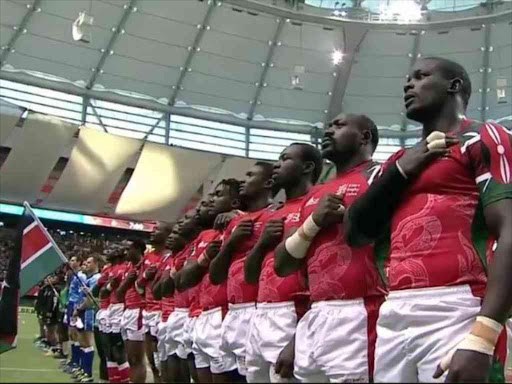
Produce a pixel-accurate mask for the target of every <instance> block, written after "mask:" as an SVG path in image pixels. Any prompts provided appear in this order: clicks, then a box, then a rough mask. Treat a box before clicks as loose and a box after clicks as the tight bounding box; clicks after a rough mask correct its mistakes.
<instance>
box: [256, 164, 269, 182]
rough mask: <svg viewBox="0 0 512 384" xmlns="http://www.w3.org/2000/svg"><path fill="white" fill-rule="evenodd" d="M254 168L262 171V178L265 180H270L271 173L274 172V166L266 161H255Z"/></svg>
mask: <svg viewBox="0 0 512 384" xmlns="http://www.w3.org/2000/svg"><path fill="white" fill-rule="evenodd" d="M254 166H255V167H260V168H261V169H263V177H264V178H265V180H268V179H270V178H272V173H273V172H274V164H272V163H269V162H266V161H257V162H256V163H254Z"/></svg>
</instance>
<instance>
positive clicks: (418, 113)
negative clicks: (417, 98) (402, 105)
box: [405, 106, 426, 121]
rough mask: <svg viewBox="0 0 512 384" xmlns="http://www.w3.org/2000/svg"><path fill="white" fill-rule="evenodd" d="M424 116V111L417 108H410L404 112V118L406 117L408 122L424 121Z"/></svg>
mask: <svg viewBox="0 0 512 384" xmlns="http://www.w3.org/2000/svg"><path fill="white" fill-rule="evenodd" d="M425 116H426V111H425V110H423V109H421V108H418V107H413V106H411V107H409V108H407V110H406V111H405V117H407V118H408V119H409V120H414V121H423V120H425Z"/></svg>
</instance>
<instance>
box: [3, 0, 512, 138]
mask: <svg viewBox="0 0 512 384" xmlns="http://www.w3.org/2000/svg"><path fill="white" fill-rule="evenodd" d="M27 2H28V4H27ZM293 3H296V4H297V5H296V6H295V7H291V6H290V4H293ZM305 3H306V4H305V5H304V4H302V5H301V2H293V1H288V2H287V1H284V0H258V1H256V0H227V1H223V2H221V1H217V0H210V1H207V0H204V1H199V0H175V1H157V0H155V1H153V0H139V1H135V0H131V1H130V0H73V1H62V0H41V1H37V2H35V1H30V2H29V1H28V0H2V1H1V3H0V5H1V11H0V43H1V47H2V51H1V53H0V54H1V58H2V63H1V65H2V71H0V77H3V78H4V79H8V80H9V79H10V78H9V76H10V75H12V74H13V73H16V74H18V75H19V76H18V77H21V76H23V78H25V79H27V82H30V80H31V79H34V78H38V79H40V78H41V77H45V78H46V79H50V80H57V81H58V83H57V82H56V84H59V85H60V86H62V85H63V84H68V85H69V86H70V87H73V86H77V87H78V88H80V89H81V90H84V88H85V87H86V85H88V86H89V88H92V89H91V91H101V92H102V93H104V94H106V93H108V94H109V97H113V98H115V97H116V96H118V97H119V102H121V96H123V97H126V96H129V97H133V98H134V100H139V101H140V100H144V101H146V102H148V103H149V102H152V103H154V104H155V106H157V105H159V106H160V107H162V106H165V107H167V106H170V107H179V109H180V110H183V111H186V114H187V115H188V116H198V117H199V116H201V117H203V118H204V117H205V116H209V117H210V118H211V119H212V120H219V121H224V122H226V121H227V122H230V123H232V124H236V125H240V126H245V127H247V126H251V124H253V123H255V124H263V125H265V124H267V125H268V127H269V128H274V127H276V126H279V127H281V128H282V129H289V130H290V131H293V130H294V129H295V128H297V127H300V129H302V131H304V129H305V128H309V129H311V127H321V126H322V124H323V123H325V121H327V120H328V119H329V118H331V117H333V116H334V115H335V114H337V113H338V112H340V111H344V112H355V113H367V114H369V115H370V117H372V118H374V119H375V120H376V122H377V124H378V125H379V127H381V128H388V129H390V130H391V131H397V132H398V133H400V132H403V131H404V130H405V129H407V128H409V129H412V128H414V125H415V124H414V123H413V122H408V121H406V120H405V118H404V116H403V102H402V86H403V84H404V82H405V76H406V74H407V72H408V70H409V68H410V67H411V65H412V64H413V63H414V62H415V60H417V59H418V58H420V57H425V56H430V55H436V56H444V57H447V58H449V59H453V60H456V61H459V62H461V63H462V64H463V65H464V66H465V67H466V68H467V69H468V71H469V72H470V76H471V78H472V81H473V96H472V99H471V102H470V105H469V110H468V115H469V117H472V118H477V119H500V118H504V117H506V116H510V115H511V107H510V106H511V103H512V99H511V97H510V94H511V84H512V41H511V36H512V25H511V23H510V20H511V19H512V2H511V1H508V0H507V1H499V2H497V1H490V0H488V1H484V2H481V3H480V2H474V1H466V2H454V1H448V0H446V1H438V0H432V1H430V2H427V3H426V4H427V8H428V10H427V11H424V12H423V13H422V15H421V17H422V19H421V20H420V21H415V20H412V21H411V20H408V21H402V22H397V21H396V20H391V21H390V20H387V19H386V20H384V19H383V17H384V16H386V15H385V14H384V13H383V11H382V10H381V9H380V8H379V5H378V4H377V2H376V1H373V0H372V1H370V0H366V1H362V2H358V3H361V4H362V7H359V8H357V7H351V5H350V4H353V2H346V3H348V4H349V6H345V8H343V9H341V8H340V9H334V8H335V7H338V8H339V7H340V4H339V3H340V2H338V4H337V2H333V1H313V0H312V1H306V2H305ZM380 3H381V2H379V4H380ZM410 3H411V2H410V1H409V2H406V1H402V0H389V1H387V2H386V4H388V5H389V6H391V5H397V4H398V6H399V5H400V4H402V5H406V4H410ZM457 4H458V5H457ZM396 9H398V8H396ZM83 11H85V12H86V13H88V14H90V15H91V16H93V17H94V22H93V25H92V26H91V28H90V30H91V41H90V42H89V43H83V42H77V41H74V40H73V39H72V37H71V25H72V23H73V22H74V21H75V19H76V18H77V16H78V14H79V12H83ZM336 12H337V13H336ZM379 12H381V13H380V14H379ZM396 13H397V12H395V14H391V16H392V17H395V16H396ZM398 13H399V12H398ZM340 15H341V16H340ZM389 15H390V14H388V15H387V16H386V17H388V16H389ZM393 15H395V16H393ZM23 22H25V25H22V24H23ZM20 31H21V32H20ZM335 50H339V52H340V53H341V54H342V58H341V62H340V63H338V64H335V63H333V61H332V54H333V52H334V51H335ZM343 54H344V55H345V56H343ZM157 103H159V104H157ZM157 109H158V108H157ZM159 110H160V109H159Z"/></svg>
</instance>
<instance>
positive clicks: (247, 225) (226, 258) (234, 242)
mask: <svg viewBox="0 0 512 384" xmlns="http://www.w3.org/2000/svg"><path fill="white" fill-rule="evenodd" d="M253 225H254V223H253V221H252V220H241V221H240V222H239V223H238V225H237V226H236V228H235V229H234V230H233V232H232V233H231V235H230V236H229V239H228V240H227V241H226V244H224V246H223V247H222V249H221V250H220V252H219V254H218V255H217V257H215V259H213V260H212V262H211V263H210V281H211V282H212V284H214V285H219V284H222V283H223V282H224V281H226V279H227V278H228V271H229V266H230V264H231V257H232V256H233V253H234V252H235V250H236V249H237V248H238V246H239V245H240V244H241V243H242V242H243V241H244V240H246V239H247V238H248V237H249V236H250V235H251V234H252V229H253Z"/></svg>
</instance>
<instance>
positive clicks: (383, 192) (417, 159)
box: [344, 136, 458, 247]
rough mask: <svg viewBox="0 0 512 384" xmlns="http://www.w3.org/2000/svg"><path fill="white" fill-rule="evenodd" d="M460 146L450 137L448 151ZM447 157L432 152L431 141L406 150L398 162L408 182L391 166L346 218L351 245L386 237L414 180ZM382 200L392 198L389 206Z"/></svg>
mask: <svg viewBox="0 0 512 384" xmlns="http://www.w3.org/2000/svg"><path fill="white" fill-rule="evenodd" d="M457 143H458V140H456V139H455V138H451V137H448V136H447V137H446V145H447V146H448V147H450V146H452V145H454V144H457ZM446 154H448V150H447V149H431V150H430V151H429V150H428V148H427V141H426V140H422V141H420V142H419V143H418V144H416V145H415V146H414V147H412V148H410V149H408V150H406V151H405V152H404V154H403V155H402V157H400V159H398V161H397V162H398V164H399V165H400V167H401V168H402V170H403V171H404V173H405V175H406V176H407V179H406V178H404V176H403V175H402V174H401V173H400V171H399V170H398V167H397V165H396V164H395V163H392V164H390V165H389V166H388V167H387V168H386V170H385V171H384V172H383V174H382V176H381V177H380V178H379V179H377V180H376V181H374V182H373V184H372V185H371V186H370V187H369V188H368V190H367V191H366V192H365V193H364V194H363V195H361V196H360V197H359V198H358V199H357V200H356V201H354V202H353V203H352V205H351V206H350V208H349V209H348V210H347V212H346V214H345V218H344V233H345V240H346V241H347V244H348V245H349V246H351V247H355V246H361V245H365V244H369V243H371V242H373V241H375V240H376V239H377V238H378V237H379V236H380V235H382V233H383V230H384V229H385V228H387V224H388V223H389V222H390V221H391V218H392V216H393V212H394V211H395V208H396V206H397V205H398V204H399V203H400V201H401V198H402V196H403V194H404V193H405V191H406V190H407V188H408V187H409V185H410V183H411V180H414V178H415V177H416V176H417V175H418V174H419V173H420V172H421V171H422V170H423V169H424V168H425V167H426V166H427V165H428V164H430V163H431V162H432V161H434V160H435V159H437V158H439V157H441V156H443V155H446ZM382 196H388V197H389V198H388V199H387V201H386V203H385V204H383V202H382Z"/></svg>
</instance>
